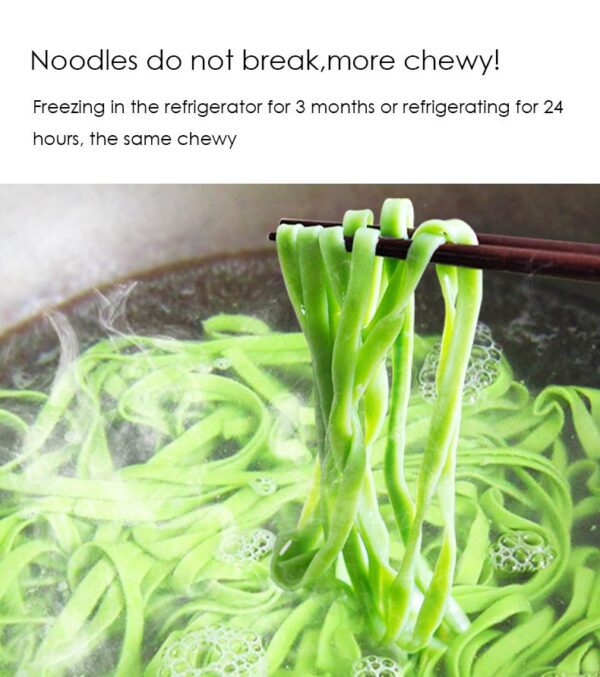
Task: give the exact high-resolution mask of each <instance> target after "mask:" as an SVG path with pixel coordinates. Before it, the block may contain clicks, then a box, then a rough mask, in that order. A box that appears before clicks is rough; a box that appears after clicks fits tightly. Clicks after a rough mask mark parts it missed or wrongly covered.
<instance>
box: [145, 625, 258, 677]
mask: <svg viewBox="0 0 600 677" xmlns="http://www.w3.org/2000/svg"><path fill="white" fill-rule="evenodd" d="M156 672H157V675H160V677H196V676H200V675H205V676H206V677H208V676H209V675H210V677H225V676H226V675H227V676H228V677H258V676H259V675H261V676H262V675H264V674H265V650H264V648H263V645H262V640H261V638H260V635H258V634H257V633H255V632H253V631H252V630H245V629H242V630H238V629H235V628H227V627H225V626H224V625H209V626H207V627H205V628H202V629H201V630H196V631H194V632H188V633H185V634H184V635H181V636H180V637H178V638H177V639H175V640H173V641H168V642H167V644H166V645H165V647H164V649H163V651H162V652H161V655H160V659H159V664H158V666H157V670H156Z"/></svg>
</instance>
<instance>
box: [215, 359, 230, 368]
mask: <svg viewBox="0 0 600 677" xmlns="http://www.w3.org/2000/svg"><path fill="white" fill-rule="evenodd" d="M213 366H214V368H215V369H218V370H219V371H226V370H227V369H229V368H230V367H231V360H228V359H227V358H226V357H217V358H216V359H215V360H214V361H213Z"/></svg>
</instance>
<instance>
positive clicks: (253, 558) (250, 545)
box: [216, 529, 275, 565]
mask: <svg viewBox="0 0 600 677" xmlns="http://www.w3.org/2000/svg"><path fill="white" fill-rule="evenodd" d="M274 545H275V534H273V533H272V532H271V531H268V530H267V529H254V530H248V531H229V532H226V533H225V534H224V535H223V539H222V540H221V543H220V544H219V548H218V550H217V553H216V557H217V559H219V560H221V562H227V563H229V564H239V565H247V564H252V563H253V562H258V561H260V560H261V559H262V558H263V557H265V556H266V555H268V554H269V553H270V552H271V550H273V546H274Z"/></svg>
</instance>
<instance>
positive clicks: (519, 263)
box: [269, 219, 600, 282]
mask: <svg viewBox="0 0 600 677" xmlns="http://www.w3.org/2000/svg"><path fill="white" fill-rule="evenodd" d="M279 223H280V225H281V224H284V223H287V224H301V225H303V226H317V225H320V226H323V227H324V228H328V227H332V226H339V225H341V224H340V223H336V222H331V221H311V220H306V219H300V220H299V219H281V220H280V222H279ZM372 227H373V228H378V226H372ZM413 232H414V230H411V231H409V234H410V235H412V233H413ZM477 237H478V239H479V244H478V245H457V244H444V245H442V246H441V247H439V249H437V251H436V252H435V254H434V255H433V257H432V262H433V263H446V264H449V265H454V266H462V267H465V268H479V269H481V270H499V271H506V272H510V273H519V274H522V275H543V276H549V277H560V278H567V279H571V280H583V281H586V282H600V244H591V243H586V242H572V241H566V240H565V241H563V240H546V239H538V238H531V237H513V236H508V235H494V234H486V233H481V234H479V233H478V235H477ZM275 239H276V233H269V240H271V241H275ZM344 240H345V241H346V249H347V250H348V251H351V249H352V238H351V237H347V238H344ZM410 244H411V240H404V239H394V238H387V237H386V238H380V239H379V242H378V244H377V249H376V254H377V255H378V256H388V257H391V258H398V259H404V258H406V255H407V252H408V249H409V247H410Z"/></svg>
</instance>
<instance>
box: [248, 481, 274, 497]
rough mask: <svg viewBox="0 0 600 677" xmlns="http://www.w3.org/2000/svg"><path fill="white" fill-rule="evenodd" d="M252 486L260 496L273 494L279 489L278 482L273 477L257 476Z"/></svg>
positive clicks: (251, 483)
mask: <svg viewBox="0 0 600 677" xmlns="http://www.w3.org/2000/svg"><path fill="white" fill-rule="evenodd" d="M250 487H251V489H252V490H253V491H255V492H256V493H257V494H258V495H259V496H271V495H272V494H274V493H275V492H276V491H277V482H275V480H274V479H273V478H272V477H256V478H255V479H253V480H252V482H250Z"/></svg>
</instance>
